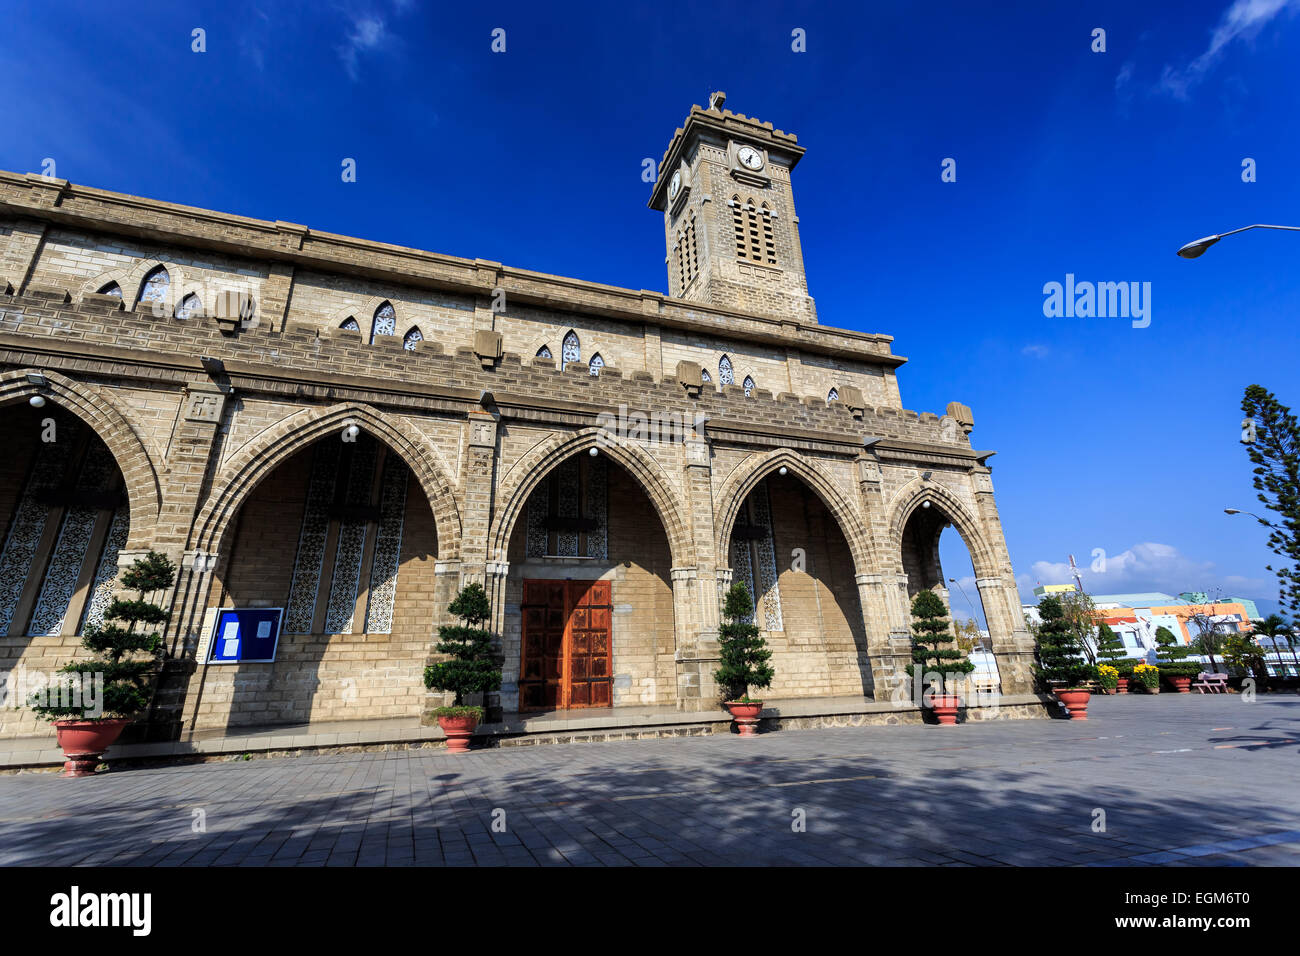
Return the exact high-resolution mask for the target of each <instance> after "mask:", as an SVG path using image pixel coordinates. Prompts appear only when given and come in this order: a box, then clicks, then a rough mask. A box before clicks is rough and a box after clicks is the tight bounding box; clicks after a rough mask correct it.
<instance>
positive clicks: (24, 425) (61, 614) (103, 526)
mask: <svg viewBox="0 0 1300 956" xmlns="http://www.w3.org/2000/svg"><path fill="white" fill-rule="evenodd" d="M0 448H3V449H4V454H3V455H0V534H2V535H3V537H2V538H0V649H2V650H0V661H2V662H3V663H0V667H3V668H4V674H5V677H6V687H7V690H8V691H9V693H10V694H14V695H24V696H25V691H28V690H35V689H36V687H35V684H34V682H35V681H36V680H37V675H42V676H48V675H50V674H51V673H52V672H53V671H55V670H57V669H58V668H59V667H61V666H62V665H64V664H66V663H67V662H68V661H69V660H70V659H72V658H73V657H75V656H77V654H78V652H79V650H80V640H81V635H82V634H83V633H84V632H85V630H86V628H87V627H90V626H94V625H98V624H100V623H102V622H103V615H104V611H105V610H106V609H107V608H108V604H109V601H110V600H111V598H112V593H113V582H114V580H115V578H116V577H117V562H118V552H119V551H120V550H121V549H123V548H124V547H125V546H126V544H127V539H128V537H129V534H130V530H131V511H130V506H129V504H128V500H127V494H126V485H125V481H124V479H123V476H122V471H121V469H120V468H119V467H118V463H117V461H116V459H115V458H114V456H113V453H112V452H111V451H110V449H109V448H108V446H107V445H106V444H105V443H104V441H103V440H102V439H101V438H100V437H99V435H98V434H97V433H96V432H95V430H94V429H93V428H91V427H90V426H89V425H88V424H87V423H85V422H84V421H82V420H81V419H80V418H79V417H77V416H76V415H74V414H72V413H71V412H69V411H67V410H66V409H63V408H60V407H58V406H56V405H54V404H52V403H47V404H46V405H45V406H44V407H41V408H34V407H32V406H30V405H28V404H26V403H24V404H21V405H20V404H11V405H9V406H8V407H6V408H5V410H4V413H3V415H2V416H0ZM15 702H16V703H19V704H21V703H22V701H21V700H18V701H10V703H11V704H12V703H15ZM37 729H38V727H37V723H36V720H35V716H34V715H33V714H32V713H31V712H30V711H28V710H26V709H25V708H21V707H19V708H17V709H16V708H14V707H12V706H10V707H6V708H2V709H0V735H3V736H14V735H16V734H21V733H33V732H36V731H37Z"/></svg>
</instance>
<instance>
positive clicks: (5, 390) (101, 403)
mask: <svg viewBox="0 0 1300 956" xmlns="http://www.w3.org/2000/svg"><path fill="white" fill-rule="evenodd" d="M29 373H32V374H36V373H35V370H34V369H18V370H17V371H13V372H6V373H3V374H0V407H3V406H6V405H9V404H11V403H15V402H20V401H27V400H29V399H30V398H31V397H32V396H33V395H41V396H43V397H46V398H48V399H52V400H53V401H54V402H55V403H56V404H57V405H58V406H59V407H61V408H64V409H66V410H68V411H69V412H71V413H72V414H74V415H76V416H77V417H78V418H79V419H81V420H82V421H83V422H85V423H86V424H87V425H88V426H90V428H91V429H92V430H93V431H94V432H95V434H96V435H98V436H99V439H100V441H102V442H103V443H104V444H105V445H107V446H108V450H109V451H110V452H112V454H113V459H114V460H115V461H116V462H117V467H118V470H119V471H121V472H122V480H123V482H124V483H125V485H126V495H127V502H128V506H129V507H130V511H131V531H130V535H129V537H128V539H127V547H128V548H130V549H132V550H138V549H142V548H145V547H147V546H148V545H149V544H150V543H152V540H153V532H154V525H155V522H156V521H157V518H158V513H159V511H160V510H161V508H162V490H161V486H160V485H159V482H158V473H157V469H155V467H154V464H153V459H152V457H151V456H150V454H149V452H148V450H147V449H146V448H145V445H144V441H143V440H142V439H141V438H140V435H139V433H138V432H137V431H136V430H135V428H134V427H133V426H132V425H131V424H130V422H129V421H128V420H127V417H126V414H125V413H124V412H123V410H122V408H121V406H119V405H118V403H117V401H116V399H114V398H113V397H112V395H111V394H110V392H109V390H108V389H105V388H102V387H99V386H95V385H86V384H82V383H79V382H74V381H72V380H71V379H69V378H65V377H64V376H62V375H60V374H58V373H57V372H50V371H44V370H42V371H41V372H39V374H40V375H42V376H43V377H44V378H45V381H46V383H47V384H46V385H45V386H44V387H42V386H39V385H36V384H34V383H32V382H30V381H28V379H27V376H28V374H29Z"/></svg>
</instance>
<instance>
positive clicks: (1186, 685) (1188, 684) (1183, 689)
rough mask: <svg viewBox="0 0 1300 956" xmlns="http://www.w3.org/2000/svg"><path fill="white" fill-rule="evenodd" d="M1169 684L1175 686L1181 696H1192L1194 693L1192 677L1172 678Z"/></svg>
mask: <svg viewBox="0 0 1300 956" xmlns="http://www.w3.org/2000/svg"><path fill="white" fill-rule="evenodd" d="M1169 683H1171V684H1173V685H1174V690H1175V691H1177V692H1178V693H1180V694H1190V693H1191V692H1192V679H1191V678H1190V677H1171V678H1169Z"/></svg>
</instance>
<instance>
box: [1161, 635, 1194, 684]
mask: <svg viewBox="0 0 1300 956" xmlns="http://www.w3.org/2000/svg"><path fill="white" fill-rule="evenodd" d="M1191 652H1192V649H1191V648H1190V647H1184V646H1183V644H1182V642H1181V641H1179V640H1178V638H1176V637H1175V636H1174V633H1173V631H1171V630H1169V628H1167V627H1158V628H1156V668H1157V669H1158V670H1159V671H1160V676H1161V677H1165V678H1169V677H1195V676H1196V675H1197V674H1199V673H1200V671H1201V665H1200V664H1197V663H1196V662H1195V661H1187V660H1185V658H1186V657H1187V655H1188V654H1190V653H1191Z"/></svg>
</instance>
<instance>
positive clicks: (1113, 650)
mask: <svg viewBox="0 0 1300 956" xmlns="http://www.w3.org/2000/svg"><path fill="white" fill-rule="evenodd" d="M1097 662H1098V664H1109V665H1110V666H1111V667H1113V668H1115V670H1117V671H1119V676H1120V677H1127V676H1128V675H1129V674H1131V673H1132V672H1133V664H1134V663H1135V662H1134V660H1133V658H1131V657H1129V656H1128V652H1127V651H1126V650H1125V649H1124V642H1123V641H1121V640H1120V638H1119V635H1118V634H1116V633H1115V632H1114V631H1113V630H1112V629H1111V626H1110V625H1109V624H1102V625H1101V626H1100V627H1098V628H1097Z"/></svg>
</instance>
